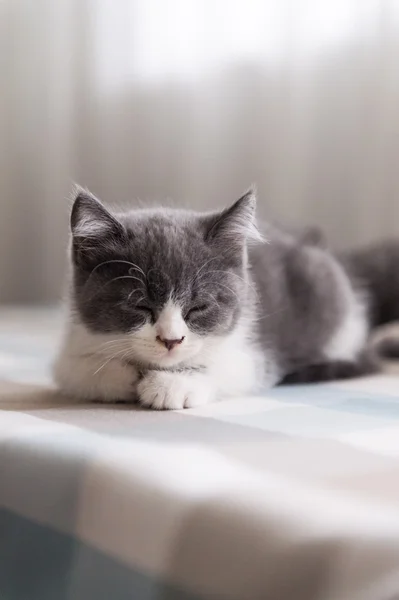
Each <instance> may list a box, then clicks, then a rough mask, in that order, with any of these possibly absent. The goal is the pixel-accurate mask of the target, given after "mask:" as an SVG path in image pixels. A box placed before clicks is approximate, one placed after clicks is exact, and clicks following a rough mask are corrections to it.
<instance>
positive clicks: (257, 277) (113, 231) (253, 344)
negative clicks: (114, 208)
mask: <svg viewBox="0 0 399 600" xmlns="http://www.w3.org/2000/svg"><path fill="white" fill-rule="evenodd" d="M255 205H256V199H255V195H254V193H253V192H251V191H249V192H248V193H246V194H245V195H244V196H242V197H241V198H240V199H239V200H238V201H237V202H235V204H233V205H232V206H231V207H229V208H227V209H225V210H223V211H219V212H213V213H209V214H202V213H196V212H192V211H186V210H176V209H166V208H158V209H140V210H134V211H129V212H125V213H111V212H110V211H109V210H107V209H106V208H105V207H104V206H103V204H102V203H101V202H100V201H99V200H97V199H96V198H95V197H94V196H92V195H91V194H90V193H89V192H87V191H83V190H81V189H79V190H78V191H77V193H76V198H75V201H74V204H73V208H72V214H71V232H72V239H71V280H70V290H69V293H70V296H69V304H68V311H69V319H68V323H67V328H66V332H65V337H64V340H63V343H62V347H61V349H60V353H59V356H58V358H57V360H56V363H55V368H54V375H55V379H56V381H57V382H58V385H59V386H60V388H61V389H62V390H63V391H65V392H66V393H68V394H72V395H74V396H77V397H79V398H82V399H90V400H102V401H117V400H124V401H132V400H137V401H138V402H139V403H140V404H141V405H142V406H145V407H151V408H155V409H182V408H189V407H195V406H199V405H202V404H205V403H208V402H211V401H214V400H217V399H220V398H222V397H226V396H235V395H244V394H250V393H256V391H259V390H260V389H262V388H264V387H265V386H267V387H270V386H273V385H275V384H277V383H278V382H280V381H282V380H284V379H286V380H287V381H289V380H293V381H295V380H307V379H312V378H313V379H317V378H321V379H322V378H324V377H325V376H326V373H324V372H323V369H324V370H325V369H326V365H327V366H328V369H331V366H333V367H334V365H335V368H336V369H337V371H338V373H335V372H334V375H338V376H339V375H340V372H341V371H342V372H346V371H348V369H349V374H352V370H353V373H356V372H357V369H359V367H360V365H361V364H362V363H361V360H360V357H361V356H362V351H363V349H364V348H365V344H366V339H367V336H368V332H369V326H370V324H369V318H368V312H367V309H368V306H367V302H368V301H367V298H366V297H364V295H362V293H361V290H360V287H357V286H356V285H355V284H354V283H353V282H354V281H355V279H354V276H353V274H351V273H350V272H349V271H350V268H352V266H353V265H352V263H350V260H349V259H346V260H347V263H348V265H349V267H347V266H345V265H344V266H342V264H341V262H340V260H338V259H337V258H335V257H334V256H333V254H332V253H330V252H329V251H328V250H327V249H326V248H325V245H324V243H322V240H323V237H322V236H319V235H317V233H316V235H315V234H314V232H312V233H311V234H310V235H308V234H305V235H294V234H290V233H286V232H283V231H282V230H280V229H278V228H273V227H271V226H269V227H267V228H266V230H265V235H266V239H267V242H265V241H263V239H262V236H261V235H260V233H259V231H258V229H257V226H256V220H255ZM349 263H350V264H349ZM351 265H352V266H351ZM315 365H316V373H314V372H309V368H310V367H311V368H313V369H314V368H315ZM317 368H318V369H319V371H318V372H317ZM345 369H346V371H345ZM333 370H334V368H333ZM340 370H341V371H340Z"/></svg>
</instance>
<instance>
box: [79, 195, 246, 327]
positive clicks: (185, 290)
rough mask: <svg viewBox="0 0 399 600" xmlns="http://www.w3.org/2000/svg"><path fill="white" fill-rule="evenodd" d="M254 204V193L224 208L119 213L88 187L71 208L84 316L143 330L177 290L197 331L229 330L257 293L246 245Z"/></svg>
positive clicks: (91, 322)
mask: <svg viewBox="0 0 399 600" xmlns="http://www.w3.org/2000/svg"><path fill="white" fill-rule="evenodd" d="M254 211H255V203H254V200H253V197H252V194H251V193H248V194H246V195H244V196H243V197H242V198H240V199H239V200H238V201H237V202H236V203H235V204H234V205H233V206H232V207H231V208H229V209H228V210H226V211H223V212H222V213H214V214H207V215H202V214H197V213H194V212H189V211H183V210H172V209H155V210H137V211H133V212H128V213H124V214H120V215H117V216H113V215H111V214H110V213H109V212H108V211H107V210H106V209H105V207H104V206H103V205H102V204H101V203H100V202H99V201H98V200H97V199H95V198H94V197H93V196H91V195H89V194H88V193H87V192H80V193H79V194H78V196H77V198H76V200H75V203H74V206H73V209H72V215H71V228H72V234H73V238H72V240H73V241H72V261H73V290H72V294H73V304H74V306H75V309H76V310H77V311H78V313H79V315H80V318H81V319H82V321H83V322H84V323H85V325H86V326H87V327H88V328H89V329H91V330H93V331H97V332H127V331H135V330H138V329H139V328H140V327H141V326H142V325H143V324H144V323H145V321H146V320H147V319H150V320H156V319H157V316H158V314H159V312H160V311H161V309H162V307H163V306H164V304H165V303H166V302H167V300H168V299H169V297H170V296H172V297H173V298H174V299H176V300H178V301H179V303H180V304H181V306H182V307H183V310H184V314H185V315H186V318H187V323H188V325H189V327H190V328H191V329H192V330H193V331H195V332H196V333H199V334H201V335H207V334H209V333H213V334H215V333H216V334H218V335H223V334H225V333H227V332H228V331H230V330H231V329H232V328H233V327H234V325H235V323H236V322H237V319H238V317H239V315H240V314H241V312H242V308H243V306H242V305H243V303H245V302H247V301H248V297H249V294H250V288H249V287H248V286H247V284H246V280H245V277H246V269H245V256H246V246H245V244H246V239H247V235H248V231H250V228H251V227H253V225H252V224H251V223H252V219H253V215H254ZM96 221H98V226H96ZM87 223H90V224H92V226H93V235H90V228H88V229H87V232H86V233H85V234H83V235H82V234H81V232H82V230H83V231H85V229H84V227H85V224H87ZM101 228H103V229H102V231H101V235H98V234H96V231H98V230H101ZM232 232H234V237H232ZM147 309H148V310H147Z"/></svg>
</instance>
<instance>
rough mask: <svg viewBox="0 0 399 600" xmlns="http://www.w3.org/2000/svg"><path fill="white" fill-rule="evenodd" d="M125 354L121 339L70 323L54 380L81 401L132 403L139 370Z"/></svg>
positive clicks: (124, 344) (55, 364)
mask: <svg viewBox="0 0 399 600" xmlns="http://www.w3.org/2000/svg"><path fill="white" fill-rule="evenodd" d="M127 351H128V346H127V345H126V342H125V337H124V336H122V335H119V336H118V335H114V334H97V333H92V332H90V331H88V330H87V329H86V327H84V325H82V324H80V323H78V322H73V321H72V322H69V323H68V325H67V331H66V335H65V337H64V340H63V343H62V346H61V349H60V352H59V355H58V357H57V359H56V361H55V363H54V368H53V374H54V378H55V380H56V382H57V383H58V385H59V386H60V388H61V389H62V390H63V391H64V392H66V393H67V394H70V395H72V396H75V397H79V398H81V399H82V400H102V401H104V402H110V401H115V400H133V399H134V397H135V390H136V382H137V379H138V371H137V369H136V368H135V367H134V366H132V365H131V364H128V362H127V361H126V360H125V357H124V354H125V353H127ZM113 357H114V358H113Z"/></svg>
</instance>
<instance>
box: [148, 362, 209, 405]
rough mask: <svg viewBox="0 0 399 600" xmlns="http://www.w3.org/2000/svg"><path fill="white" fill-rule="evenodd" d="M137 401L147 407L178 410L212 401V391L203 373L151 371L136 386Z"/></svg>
mask: <svg viewBox="0 0 399 600" xmlns="http://www.w3.org/2000/svg"><path fill="white" fill-rule="evenodd" d="M137 393H138V397H139V402H140V404H141V405H142V406H146V407H147V408H154V409H157V410H165V409H166V410H167V409H169V410H178V409H181V408H194V407H195V406H200V405H202V404H207V403H208V402H212V400H213V399H214V393H213V390H212V388H211V386H210V385H209V383H208V380H207V378H206V376H205V375H202V374H197V373H193V374H188V373H170V372H167V371H151V372H150V373H148V374H147V375H146V376H145V377H144V379H143V380H142V381H141V382H140V383H139V384H138V386H137Z"/></svg>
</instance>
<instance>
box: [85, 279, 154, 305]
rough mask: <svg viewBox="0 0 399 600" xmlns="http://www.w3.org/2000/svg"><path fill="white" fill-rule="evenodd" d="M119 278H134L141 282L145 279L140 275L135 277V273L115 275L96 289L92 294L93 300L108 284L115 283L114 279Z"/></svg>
mask: <svg viewBox="0 0 399 600" xmlns="http://www.w3.org/2000/svg"><path fill="white" fill-rule="evenodd" d="M118 279H133V280H136V281H139V282H140V283H143V281H142V280H141V279H139V278H138V277H134V276H133V275H120V276H119V277H114V278H113V279H111V280H110V281H107V282H106V283H105V284H104V285H102V286H101V287H100V289H99V290H96V292H95V293H94V294H93V296H91V298H90V299H91V300H92V299H93V298H94V297H95V296H97V294H99V293H100V292H101V291H102V290H103V289H104V288H106V287H107V286H108V285H110V284H111V283H113V282H114V281H118Z"/></svg>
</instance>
